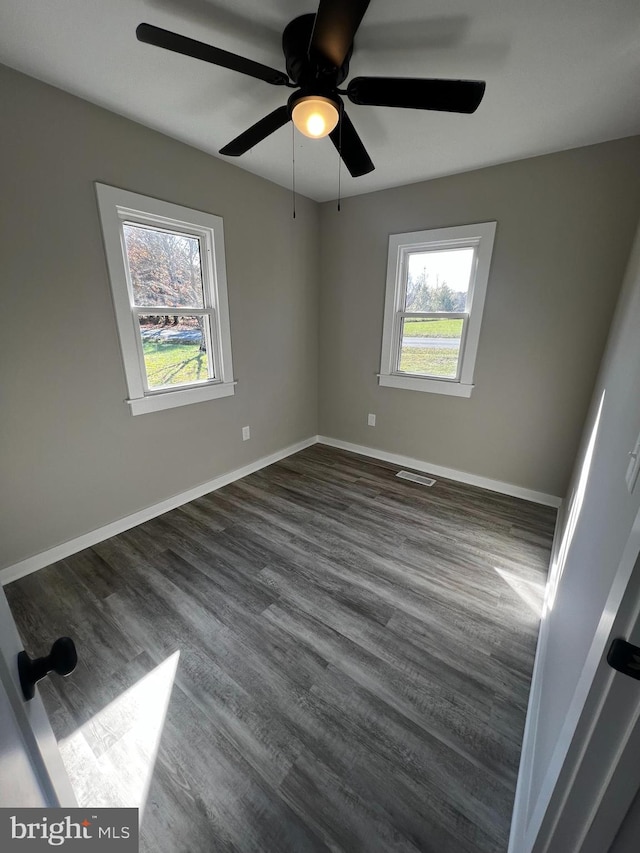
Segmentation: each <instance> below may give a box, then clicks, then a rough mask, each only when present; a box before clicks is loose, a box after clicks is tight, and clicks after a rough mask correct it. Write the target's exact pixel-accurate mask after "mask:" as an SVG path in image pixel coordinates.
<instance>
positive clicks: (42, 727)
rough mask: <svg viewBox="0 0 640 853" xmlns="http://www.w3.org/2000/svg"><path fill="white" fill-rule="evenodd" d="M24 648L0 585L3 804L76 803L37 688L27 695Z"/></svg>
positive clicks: (0, 783)
mask: <svg viewBox="0 0 640 853" xmlns="http://www.w3.org/2000/svg"><path fill="white" fill-rule="evenodd" d="M51 639H52V641H53V640H55V639H56V638H55V637H52V638H51ZM23 648H24V646H23V644H22V641H21V640H20V636H19V634H18V630H17V628H16V624H15V622H14V621H13V617H12V615H11V611H10V610H9V604H8V603H7V599H6V596H5V594H4V592H3V590H2V587H0V720H2V724H1V725H0V807H20V806H32V807H41V806H44V807H52V806H64V807H66V808H71V807H74V806H77V802H76V799H75V796H74V794H73V790H72V788H71V783H70V782H69V777H68V776H67V773H66V771H65V769H64V765H63V763H62V759H61V757H60V753H59V752H58V746H57V743H56V739H55V736H54V734H53V731H52V729H51V726H50V724H49V720H48V718H47V714H46V711H45V709H44V705H43V704H42V700H41V699H40V696H39V694H38V689H37V688H36V694H35V696H34V697H33V699H31V700H29V701H28V702H27V701H26V700H25V699H24V697H23V695H22V690H21V687H20V679H19V676H18V653H19V652H21V651H22V650H23Z"/></svg>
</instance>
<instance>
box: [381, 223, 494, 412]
mask: <svg viewBox="0 0 640 853" xmlns="http://www.w3.org/2000/svg"><path fill="white" fill-rule="evenodd" d="M495 231H496V223H495V222H479V223H476V224H475V225H460V226H456V227H453V228H435V229H430V230H428V231H411V232H408V233H405V234H391V235H390V237H389V254H388V259H387V286H386V295H385V305H384V324H383V333H382V357H381V361H380V373H379V374H378V381H379V384H380V385H384V386H387V387H389V388H404V389H406V390H409V391H428V392H432V393H435V394H451V395H453V396H456V397H470V396H471V392H472V391H473V388H474V384H473V374H474V370H475V363H476V355H477V353H478V342H479V340H480V327H481V324H482V312H483V310H484V301H485V295H486V292H487V283H488V280H489V267H490V265H491V254H492V252H493V241H494V237H495ZM465 248H473V249H474V258H473V263H472V268H471V276H470V280H469V291H468V296H467V310H466V312H463V313H460V312H450V311H447V312H438V313H428V312H427V313H425V312H411V313H410V316H412V317H424V318H431V317H440V318H441V317H443V316H445V317H448V318H454V319H455V318H457V319H462V320H463V330H462V337H461V344H460V358H459V360H458V375H457V376H456V377H454V378H451V379H448V378H447V379H445V378H437V379H436V378H433V377H428V376H424V375H420V374H411V373H406V372H404V371H401V370H399V367H398V365H399V363H400V346H401V334H402V319H403V317H405V316H407V315H406V314H405V312H404V300H405V289H406V283H407V273H408V270H407V262H408V258H409V255H410V254H414V253H416V252H429V251H440V250H443V249H465Z"/></svg>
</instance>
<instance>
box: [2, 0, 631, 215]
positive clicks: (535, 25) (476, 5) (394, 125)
mask: <svg viewBox="0 0 640 853" xmlns="http://www.w3.org/2000/svg"><path fill="white" fill-rule="evenodd" d="M315 8H316V7H315V5H314V0H311V2H309V3H304V2H295V0H107V2H105V0H27V2H25V0H0V21H1V26H0V62H3V63H5V64H6V65H9V66H11V67H13V68H16V69H18V70H20V71H23V72H25V73H26V74H30V75H32V76H34V77H37V78H38V79H40V80H44V81H46V82H47V83H51V84H53V85H54V86H58V87H59V88H61V89H65V90H67V91H68V92H72V93H73V94H75V95H79V96H80V97H82V98H85V99H86V100H88V101H92V102H94V103H96V104H99V105H100V106H103V107H106V108H107V109H110V110H113V111H114V112H117V113H120V114H122V115H124V116H127V117H129V118H132V119H134V120H136V121H138V122H141V123H142V124H145V125H148V126H149V127H152V128H155V129H157V130H160V131H162V132H164V133H166V134H168V135H169V136H172V137H175V138H176V139H180V140H182V141H184V142H187V143H189V144H191V145H194V146H196V147H197V148H200V149H202V150H204V151H207V152H210V153H211V154H215V155H216V156H218V155H217V151H218V149H219V148H221V147H222V146H223V145H224V144H225V143H227V142H229V141H230V140H231V139H233V138H234V137H235V136H237V135H238V134H239V133H241V132H242V131H243V130H245V129H246V128H247V127H249V126H250V125H252V124H253V123H255V122H256V121H257V120H258V119H259V118H262V117H263V116H264V115H266V114H267V113H268V112H270V111H271V110H273V109H275V108H276V107H277V106H279V105H280V104H282V103H284V102H285V101H286V98H287V96H288V94H289V90H287V89H284V88H282V87H276V86H270V85H268V84H267V83H263V82H261V81H259V80H253V79H251V78H249V77H246V76H244V75H240V74H236V73H234V72H232V71H228V70H226V69H222V68H217V67H216V66H213V65H210V64H208V63H204V62H200V61H198V60H195V59H190V58H188V57H184V56H181V55H179V54H175V53H171V52H169V51H166V50H161V49H159V48H156V47H152V46H149V45H146V44H141V43H140V42H138V41H137V40H136V38H135V28H136V26H137V25H138V24H139V23H141V22H143V21H146V22H147V23H151V24H155V25H157V26H160V27H164V28H165V29H169V30H173V31H175V32H178V33H180V34H182V35H186V36H189V37H191V38H195V39H198V40H200V41H204V42H207V43H209V44H213V45H215V46H216V47H221V48H224V49H225V50H230V51H233V52H234V53H239V54H242V55H244V56H247V57H249V58H251V59H254V60H256V61H258V62H262V63H264V64H266V65H270V66H272V67H274V68H279V69H284V59H283V56H282V50H281V46H280V37H281V33H282V29H283V27H284V26H285V24H286V23H287V22H288V21H290V20H291V19H292V18H294V17H296V16H297V15H300V14H303V13H305V12H313V11H315ZM362 75H385V76H398V77H403V76H404V77H409V76H412V77H445V78H446V77H450V78H455V79H460V78H462V79H481V80H486V81H487V92H486V95H485V97H484V100H483V102H482V104H481V105H480V108H479V109H478V111H477V113H476V114H475V115H472V116H463V115H453V114H449V113H435V112H423V111H418V110H399V109H388V108H384V107H362V106H356V105H351V106H348V112H349V115H350V116H351V119H352V120H353V122H354V124H355V125H356V128H357V130H358V132H359V134H360V136H361V138H362V140H363V142H364V143H365V145H366V147H367V149H368V151H369V154H370V156H371V158H372V160H373V162H374V163H375V165H376V169H375V171H374V172H372V173H371V174H369V175H365V176H363V177H361V178H351V177H350V175H349V174H348V172H346V170H345V169H344V168H343V169H342V176H341V178H342V194H343V196H349V195H356V194H359V193H363V192H370V191H371V190H376V189H382V188H386V187H392V186H399V185H402V184H407V183H413V182H415V181H420V180H425V179H428V178H434V177H438V176H441V175H448V174H453V173H455V172H462V171H466V170H469V169H473V168H477V167H480V166H486V165H490V164H495V163H502V162H506V161H510V160H517V159H520V158H523V157H529V156H534V155H536V154H544V153H548V152H551V151H558V150H562V149H566V148H573V147H577V146H580V145H588V144H591V143H594V142H601V141H604V140H607V139H616V138H620V137H623V136H629V135H632V134H636V133H640V3H639V2H638V0H430V2H424V0H396V2H395V3H389V2H383V0H372V2H371V5H370V7H369V10H368V11H367V13H366V15H365V18H364V21H363V23H362V26H361V28H360V30H359V32H358V34H357V36H356V40H355V49H354V54H353V58H352V60H351V76H352V77H353V76H362ZM345 85H346V84H345ZM291 155H292V130H291V126H290V125H287V126H285V127H283V128H281V129H280V130H278V131H277V132H276V133H275V134H273V136H271V137H270V138H269V139H267V140H265V141H264V142H262V143H261V144H260V145H258V146H256V147H255V148H254V149H253V150H252V151H250V152H249V153H247V154H245V155H244V156H243V157H240V158H223V159H228V160H229V161H230V162H233V163H234V164H236V165H238V166H240V167H241V168H243V169H247V170H248V171H250V172H254V173H255V174H257V175H262V176H263V177H265V178H268V179H270V180H272V181H275V182H276V183H278V184H281V185H283V186H286V187H290V186H291V159H292V157H291ZM295 156H296V188H297V191H298V192H300V193H302V194H303V195H307V196H309V197H310V198H314V199H316V200H318V201H324V200H327V199H331V198H335V197H336V196H337V190H338V160H337V154H336V151H335V149H334V148H333V146H332V144H331V142H330V141H329V140H328V139H323V140H317V141H311V140H306V139H304V138H303V137H302V136H300V134H297V133H296V139H295Z"/></svg>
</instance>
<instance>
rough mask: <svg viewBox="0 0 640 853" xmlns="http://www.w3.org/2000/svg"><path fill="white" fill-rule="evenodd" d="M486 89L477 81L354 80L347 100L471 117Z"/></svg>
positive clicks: (349, 87) (397, 78) (385, 78)
mask: <svg viewBox="0 0 640 853" xmlns="http://www.w3.org/2000/svg"><path fill="white" fill-rule="evenodd" d="M485 86H486V84H485V83H483V82H481V81H480V80H416V79H413V78H409V77H354V79H353V80H352V81H351V82H350V83H349V86H348V88H347V96H348V98H349V100H350V101H353V103H354V104H367V105H372V106H378V107H407V108H409V109H414V110H442V111H444V112H449V113H473V112H475V111H476V110H477V109H478V107H479V105H480V101H481V100H482V96H483V95H484V90H485Z"/></svg>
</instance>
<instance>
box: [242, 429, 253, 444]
mask: <svg viewBox="0 0 640 853" xmlns="http://www.w3.org/2000/svg"><path fill="white" fill-rule="evenodd" d="M250 438H251V427H248V426H246V427H242V440H243V441H248V440H249V439H250Z"/></svg>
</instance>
